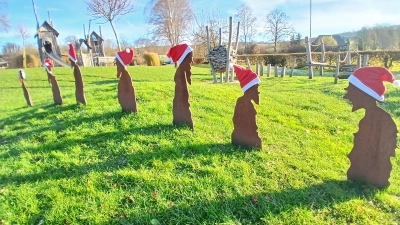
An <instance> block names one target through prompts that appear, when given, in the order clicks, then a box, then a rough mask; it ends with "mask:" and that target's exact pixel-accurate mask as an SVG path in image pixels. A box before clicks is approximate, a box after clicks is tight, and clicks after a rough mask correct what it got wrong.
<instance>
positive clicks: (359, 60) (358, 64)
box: [357, 55, 362, 69]
mask: <svg viewBox="0 0 400 225" xmlns="http://www.w3.org/2000/svg"><path fill="white" fill-rule="evenodd" d="M361 60H362V59H361V55H358V57H357V69H358V68H360V67H361Z"/></svg>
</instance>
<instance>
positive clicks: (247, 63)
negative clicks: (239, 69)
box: [246, 57, 250, 69]
mask: <svg viewBox="0 0 400 225" xmlns="http://www.w3.org/2000/svg"><path fill="white" fill-rule="evenodd" d="M246 65H247V69H250V60H249V58H248V57H246Z"/></svg>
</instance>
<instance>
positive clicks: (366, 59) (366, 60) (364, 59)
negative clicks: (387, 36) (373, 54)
mask: <svg viewBox="0 0 400 225" xmlns="http://www.w3.org/2000/svg"><path fill="white" fill-rule="evenodd" d="M366 66H368V54H365V55H363V62H362V67H366Z"/></svg>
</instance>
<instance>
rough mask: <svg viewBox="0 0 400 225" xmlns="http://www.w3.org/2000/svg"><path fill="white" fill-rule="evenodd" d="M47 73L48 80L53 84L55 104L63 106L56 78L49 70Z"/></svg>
mask: <svg viewBox="0 0 400 225" xmlns="http://www.w3.org/2000/svg"><path fill="white" fill-rule="evenodd" d="M46 73H47V78H48V79H49V83H50V84H51V91H52V92H53V99H54V104H56V105H62V104H63V99H62V97H61V91H60V86H58V82H57V79H56V76H54V75H53V74H51V73H49V72H48V71H47V70H46Z"/></svg>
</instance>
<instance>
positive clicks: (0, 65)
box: [0, 55, 8, 68]
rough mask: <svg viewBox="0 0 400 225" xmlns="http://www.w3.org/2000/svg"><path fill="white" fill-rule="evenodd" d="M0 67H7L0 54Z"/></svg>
mask: <svg viewBox="0 0 400 225" xmlns="http://www.w3.org/2000/svg"><path fill="white" fill-rule="evenodd" d="M0 67H1V68H8V62H7V61H5V60H3V58H2V56H1V55H0Z"/></svg>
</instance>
